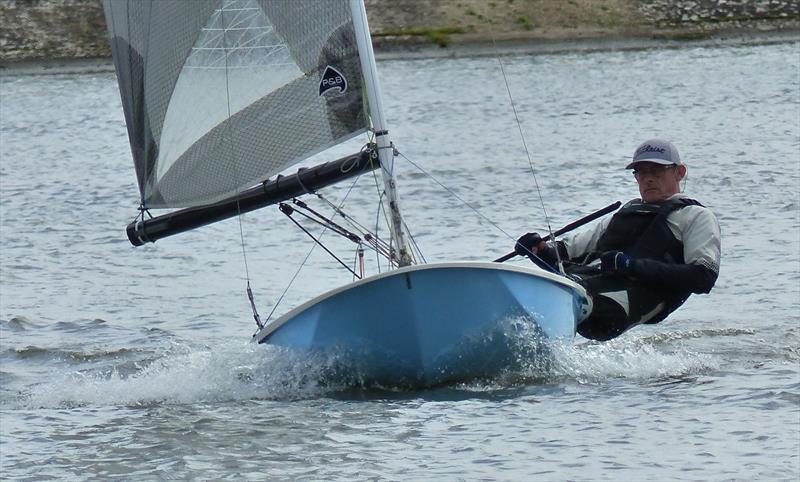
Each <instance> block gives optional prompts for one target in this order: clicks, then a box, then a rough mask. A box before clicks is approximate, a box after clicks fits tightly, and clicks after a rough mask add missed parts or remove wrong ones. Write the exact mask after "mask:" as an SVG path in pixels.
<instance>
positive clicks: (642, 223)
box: [593, 198, 702, 263]
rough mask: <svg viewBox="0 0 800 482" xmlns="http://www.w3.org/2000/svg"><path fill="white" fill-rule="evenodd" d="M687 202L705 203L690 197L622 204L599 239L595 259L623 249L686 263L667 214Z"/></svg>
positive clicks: (682, 206) (673, 261)
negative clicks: (658, 201)
mask: <svg viewBox="0 0 800 482" xmlns="http://www.w3.org/2000/svg"><path fill="white" fill-rule="evenodd" d="M686 206H702V204H700V203H699V202H697V201H695V200H694V199H689V198H678V199H670V200H668V201H664V202H661V203H646V202H643V201H642V200H640V199H635V200H633V201H630V202H629V203H627V204H626V205H625V206H623V207H622V209H620V210H619V211H617V213H616V214H614V217H613V218H611V222H610V223H609V225H608V227H607V228H606V230H605V232H604V233H603V235H602V236H601V237H600V239H599V240H598V242H597V248H596V251H595V253H593V254H594V256H593V258H594V259H596V258H597V257H599V256H600V255H602V254H603V253H605V252H607V251H622V252H624V253H625V254H629V255H631V256H634V257H636V258H647V259H655V260H658V261H664V262H666V263H683V262H684V259H683V244H682V243H681V242H680V241H678V240H677V239H676V238H675V235H673V234H672V231H671V230H670V229H669V225H668V224H667V216H669V215H670V213H672V212H673V211H677V210H678V209H682V208H685V207H686Z"/></svg>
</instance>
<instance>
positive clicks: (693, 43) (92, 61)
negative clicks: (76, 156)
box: [0, 30, 800, 76]
mask: <svg viewBox="0 0 800 482" xmlns="http://www.w3.org/2000/svg"><path fill="white" fill-rule="evenodd" d="M790 42H800V30H781V31H767V32H757V31H748V32H726V33H722V34H716V35H713V36H708V37H707V38H701V39H689V40H687V39H673V38H654V37H646V36H641V37H636V36H633V37H624V36H619V35H614V36H606V37H594V38H579V39H575V38H564V39H553V40H541V39H539V40H529V39H524V38H517V39H514V38H506V39H503V40H496V39H494V40H493V39H486V38H473V39H471V40H470V41H469V42H463V43H454V44H451V45H448V46H447V47H444V48H443V47H439V46H437V45H432V44H424V43H420V44H408V43H395V44H389V43H382V44H380V46H376V51H375V55H376V57H377V59H378V60H397V59H425V58H456V57H475V56H498V55H518V54H530V55H537V54H539V55H541V54H556V53H566V52H593V51H608V50H620V51H623V50H644V49H656V48H682V47H697V48H708V47H714V46H730V45H763V44H775V43H790ZM798 51H799V52H800V49H799V50H798ZM113 71H114V64H113V61H112V59H111V58H110V57H100V58H59V59H30V60H20V61H16V62H0V76H5V75H38V74H78V73H97V72H113Z"/></svg>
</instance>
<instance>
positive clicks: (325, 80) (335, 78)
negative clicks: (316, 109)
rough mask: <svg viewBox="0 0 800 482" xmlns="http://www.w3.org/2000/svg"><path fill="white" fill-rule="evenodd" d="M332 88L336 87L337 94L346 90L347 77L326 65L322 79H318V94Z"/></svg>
mask: <svg viewBox="0 0 800 482" xmlns="http://www.w3.org/2000/svg"><path fill="white" fill-rule="evenodd" d="M333 89H338V90H339V94H344V93H345V92H347V78H345V76H344V74H342V73H341V72H339V71H338V70H336V69H335V68H333V67H331V66H330V65H328V66H327V67H325V72H324V73H323V74H322V80H320V81H319V95H322V94H324V93H325V92H328V91H329V90H333Z"/></svg>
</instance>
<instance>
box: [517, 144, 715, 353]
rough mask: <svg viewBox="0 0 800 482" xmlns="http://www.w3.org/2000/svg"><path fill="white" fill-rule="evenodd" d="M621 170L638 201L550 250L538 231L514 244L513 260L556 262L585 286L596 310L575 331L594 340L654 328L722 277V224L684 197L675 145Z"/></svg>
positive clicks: (654, 148) (639, 155)
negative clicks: (644, 326) (648, 326)
mask: <svg viewBox="0 0 800 482" xmlns="http://www.w3.org/2000/svg"><path fill="white" fill-rule="evenodd" d="M626 169H632V170H633V176H634V178H635V179H636V182H637V183H638V185H639V193H640V195H641V198H639V199H634V200H632V201H630V202H628V203H627V204H625V205H624V206H622V208H620V209H619V211H617V213H616V214H614V216H613V217H611V218H606V219H604V220H603V221H602V222H601V223H598V224H597V226H596V227H595V228H594V229H593V230H588V231H585V232H580V233H577V234H573V235H570V236H567V237H565V238H563V239H561V240H559V241H558V242H557V243H555V245H552V244H548V243H546V242H545V241H542V238H541V237H540V236H539V235H538V234H537V233H527V234H525V235H523V236H522V237H520V238H519V240H518V241H517V244H516V245H515V251H516V253H517V254H520V255H523V256H526V255H527V256H530V255H531V254H535V255H536V256H538V257H539V258H541V259H543V260H544V261H546V262H547V263H549V264H550V265H552V266H556V265H557V264H558V263H559V261H561V262H562V263H563V267H564V270H565V272H566V273H567V274H568V275H570V276H571V277H573V278H574V279H575V280H576V281H578V282H579V283H581V284H582V285H583V286H584V287H585V288H586V290H587V292H588V293H589V295H590V296H591V297H592V301H593V308H592V312H591V313H590V315H589V316H588V317H587V318H586V319H585V320H584V321H583V322H581V323H580V324H579V325H578V329H577V331H578V333H579V334H580V335H581V336H583V337H585V338H590V339H593V340H610V339H612V338H616V337H617V336H619V335H621V334H622V333H623V332H625V331H626V330H628V329H629V328H632V327H634V326H636V325H638V324H642V323H646V324H653V323H659V322H660V321H662V320H664V319H665V318H666V317H667V316H668V315H669V314H670V313H672V312H673V311H674V310H676V309H677V308H678V307H679V306H681V305H682V304H683V302H684V301H686V299H687V298H688V297H689V295H691V294H692V293H708V292H710V291H711V288H712V287H713V286H714V283H715V282H716V280H717V276H718V274H719V264H720V249H721V248H720V244H721V242H720V229H719V223H718V221H717V218H716V216H715V215H714V213H713V212H711V210H710V209H708V208H706V207H704V206H703V205H702V204H700V203H699V202H698V201H696V200H694V199H691V198H689V197H688V196H686V195H685V194H683V193H682V192H681V188H680V181H681V180H682V179H683V178H684V177H685V176H686V172H687V167H686V165H685V164H684V163H682V162H681V159H680V156H679V155H678V150H677V149H676V148H675V146H674V145H673V144H672V143H671V142H668V141H665V140H661V139H651V140H648V141H646V142H644V143H642V144H641V145H640V146H639V147H637V148H636V151H635V152H634V154H633V160H632V162H631V163H629V164H628V165H627V166H626ZM556 250H557V252H556ZM532 259H533V258H532Z"/></svg>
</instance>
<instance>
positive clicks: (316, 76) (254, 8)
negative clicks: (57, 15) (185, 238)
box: [104, 0, 368, 208]
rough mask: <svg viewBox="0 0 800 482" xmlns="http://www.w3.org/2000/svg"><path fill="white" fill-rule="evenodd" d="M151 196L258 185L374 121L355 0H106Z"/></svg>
mask: <svg viewBox="0 0 800 482" xmlns="http://www.w3.org/2000/svg"><path fill="white" fill-rule="evenodd" d="M104 7H105V13H106V20H107V23H108V28H109V36H110V39H111V47H112V53H113V56H114V64H115V67H116V71H117V77H118V81H119V86H120V93H121V97H122V104H123V109H124V111H125V120H126V124H127V126H128V135H129V139H130V144H131V151H132V153H133V159H134V164H135V166H136V173H137V179H138V183H139V189H140V196H141V201H142V204H143V205H144V206H145V207H148V208H160V207H187V206H195V205H199V204H208V203H213V202H217V201H219V200H221V199H224V198H227V197H230V196H232V195H235V194H236V193H238V192H240V191H242V190H243V189H246V188H248V187H251V186H253V185H255V184H257V183H259V182H261V181H264V180H265V179H267V178H269V177H270V176H273V175H274V174H276V173H278V172H281V171H283V170H284V169H286V168H287V167H289V166H291V165H292V164H294V163H297V162H300V161H302V160H304V159H306V158H308V157H310V156H312V155H314V154H316V153H318V152H320V151H322V150H324V149H326V148H328V147H330V146H333V145H336V144H338V143H340V142H343V141H344V140H346V139H349V138H351V137H353V136H355V135H357V134H359V133H362V132H364V131H365V130H366V128H367V127H368V116H367V115H366V111H365V109H366V101H365V98H364V95H363V94H362V88H361V82H362V81H361V79H362V74H361V65H360V60H359V54H358V50H357V47H356V41H355V34H354V29H353V20H352V17H351V10H350V7H349V5H348V2H347V0H326V1H318V0H191V1H189V0H104Z"/></svg>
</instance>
